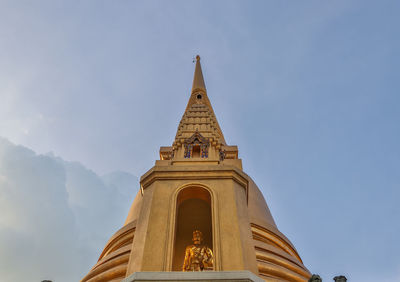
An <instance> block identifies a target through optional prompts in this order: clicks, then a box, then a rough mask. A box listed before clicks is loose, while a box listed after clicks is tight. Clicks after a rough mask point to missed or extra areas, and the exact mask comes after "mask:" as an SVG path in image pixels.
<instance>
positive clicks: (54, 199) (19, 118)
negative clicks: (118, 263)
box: [0, 0, 400, 282]
mask: <svg viewBox="0 0 400 282" xmlns="http://www.w3.org/2000/svg"><path fill="white" fill-rule="evenodd" d="M399 10H400V2H399V1H394V0H393V1H390V0H383V1H368V0H363V1H361V0H360V1H355V0H337V1H309V0H305V1H287V0H283V1H270V0H268V1H267V0H264V1H233V0H232V1H222V0H221V1H190V0H189V1H122V0H121V1H101V0H96V1H94V0H87V1H74V0H72V1H71V0H68V1H66V0H65V1H57V0H52V1H50V0H49V1H44V0H43V1H42V0H40V1H23V0H21V1H11V0H0V277H2V278H1V279H4V281H7V282H8V281H11V282H14V281H17V282H19V281H28V280H29V281H41V279H42V280H43V279H52V280H53V281H54V282H63V281H78V280H79V279H80V278H82V277H83V276H84V275H85V274H86V273H87V272H88V271H89V269H90V268H91V267H92V266H93V265H94V263H95V262H96V261H97V258H98V256H99V254H100V252H101V250H102V248H103V247H104V245H105V243H106V242H107V240H108V239H109V237H110V236H111V235H112V234H113V233H114V232H115V231H116V230H118V229H119V228H120V227H121V226H122V224H123V222H124V220H125V218H126V215H127V212H128V209H129V206H130V204H131V202H132V200H133V197H134V196H135V194H136V192H137V191H138V188H139V182H138V179H139V178H140V176H141V175H142V174H144V173H145V172H146V171H147V170H148V169H150V168H151V167H152V166H153V165H154V161H155V160H156V159H158V157H159V156H158V150H159V147H160V146H169V145H171V144H172V142H173V140H174V137H175V133H176V129H177V126H178V123H179V121H180V118H181V117H182V114H183V111H184V109H185V106H186V103H187V101H188V99H189V95H190V90H191V83H192V78H193V71H194V64H193V62H192V61H193V58H194V57H195V56H196V55H197V54H200V56H201V63H202V68H203V74H204V78H205V83H206V87H207V91H208V96H209V98H210V100H211V103H212V105H213V108H214V111H215V113H216V116H217V119H218V121H219V124H220V126H221V128H222V131H223V133H224V136H225V139H226V141H227V143H228V144H230V145H238V148H239V157H240V158H241V159H242V160H243V168H244V171H245V172H246V173H247V174H248V175H250V176H251V177H252V178H253V179H254V180H255V182H256V183H257V185H258V186H259V187H260V189H261V190H262V192H263V194H264V197H265V199H266V201H267V203H268V206H269V208H270V210H271V212H272V215H273V216H274V219H275V221H276V223H277V225H278V228H279V229H280V231H281V232H283V233H284V234H285V235H286V236H287V237H288V238H289V239H290V240H291V242H292V243H293V244H294V245H295V246H296V249H297V250H298V252H299V254H300V256H301V257H302V259H303V262H304V264H305V266H306V267H307V268H308V269H309V270H310V272H312V273H317V274H319V275H320V276H321V277H322V278H323V280H324V281H333V280H332V278H333V277H334V276H336V275H345V276H346V277H347V278H348V279H349V280H348V281H355V282H357V281H362V282H369V281H371V282H372V281H381V282H392V281H400V243H399V241H398V238H400V220H399V216H400V207H399V204H398V199H399V198H400V189H399V188H400V187H399V186H400V185H399V184H400V148H399V144H400V111H399V105H400V95H399V93H400V91H399V90H400V87H399V81H400V76H399V73H400V71H399V65H400V51H399V50H400V28H399V27H400V18H399V17H398V12H399ZM28 278H29V279H28ZM2 281H3V280H2Z"/></svg>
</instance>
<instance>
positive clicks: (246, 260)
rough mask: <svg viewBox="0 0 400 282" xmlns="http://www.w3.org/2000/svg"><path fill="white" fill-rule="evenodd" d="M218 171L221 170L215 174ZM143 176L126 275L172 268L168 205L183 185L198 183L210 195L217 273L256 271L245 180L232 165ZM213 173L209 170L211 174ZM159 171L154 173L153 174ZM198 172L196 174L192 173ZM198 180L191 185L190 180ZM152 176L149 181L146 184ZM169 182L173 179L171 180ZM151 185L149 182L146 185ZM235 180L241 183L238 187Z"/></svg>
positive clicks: (171, 225) (167, 169)
mask: <svg viewBox="0 0 400 282" xmlns="http://www.w3.org/2000/svg"><path fill="white" fill-rule="evenodd" d="M217 167H220V169H221V170H220V171H219V172H218V170H216V168H217ZM153 169H154V171H153V173H150V174H148V175H146V174H145V176H144V177H143V178H142V184H144V186H145V188H144V194H143V200H142V202H143V203H142V208H141V213H140V216H139V218H138V223H137V229H136V233H135V238H134V240H133V246H132V248H133V249H132V252H131V258H130V261H129V265H128V271H127V275H129V274H131V273H133V272H135V271H169V270H171V269H170V267H171V261H172V255H173V253H172V250H173V246H171V244H173V242H174V240H173V239H174V238H172V237H173V236H174V235H173V234H174V230H175V226H174V224H175V222H174V221H175V217H174V216H171V214H174V213H175V210H174V208H175V206H174V205H173V202H174V200H175V197H176V195H177V191H178V189H180V188H181V187H183V186H185V185H199V184H200V185H202V186H204V187H207V188H208V189H209V190H210V191H211V194H212V213H213V233H214V234H213V236H214V244H213V245H214V252H215V253H216V269H217V270H250V271H252V272H253V273H257V265H256V261H255V251H254V245H253V243H252V241H251V240H252V237H251V231H250V221H249V216H248V213H247V192H246V189H247V187H246V185H245V186H243V185H244V183H245V182H240V181H243V180H244V179H239V178H240V176H238V175H237V176H235V177H237V178H238V179H236V180H235V179H234V177H229V175H230V174H234V173H236V174H237V173H238V172H239V171H237V169H235V168H233V167H231V168H227V167H222V166H215V165H214V166H212V167H210V168H209V170H210V171H207V167H206V168H205V167H204V166H198V167H196V166H192V167H181V168H176V167H172V166H167V167H165V166H163V167H161V166H160V167H154V168H153ZM211 170H212V171H211ZM157 173H158V174H157ZM196 174H197V175H196ZM187 177H189V178H193V179H200V180H197V181H194V180H193V179H185V178H187ZM151 178H153V179H152V180H149V179H151ZM171 178H174V179H171ZM148 182H150V183H148ZM239 182H240V184H239Z"/></svg>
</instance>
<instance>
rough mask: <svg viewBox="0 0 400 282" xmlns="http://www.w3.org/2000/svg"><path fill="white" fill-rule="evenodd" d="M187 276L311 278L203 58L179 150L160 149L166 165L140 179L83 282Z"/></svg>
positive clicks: (175, 144) (176, 142)
mask: <svg viewBox="0 0 400 282" xmlns="http://www.w3.org/2000/svg"><path fill="white" fill-rule="evenodd" d="M192 235H193V238H192ZM185 271H189V272H190V271H191V272H192V273H193V274H196V275H197V276H201V275H211V274H212V273H222V274H223V273H224V272H226V273H228V272H232V271H233V272H232V273H236V272H234V271H247V272H249V273H251V274H252V275H253V274H254V277H256V279H260V278H261V279H262V280H265V281H308V279H309V278H310V276H311V274H310V272H309V271H308V270H307V268H306V267H305V266H304V265H303V262H302V260H301V258H300V256H299V254H298V253H297V251H296V249H295V247H294V246H293V244H292V243H291V242H290V241H289V240H288V239H287V238H286V237H285V235H283V234H282V233H281V232H280V231H279V230H278V228H277V226H276V224H275V222H274V219H273V218H272V215H271V213H270V211H269V208H268V206H267V204H266V202H265V199H264V197H263V195H262V193H261V191H260V190H259V189H258V187H257V185H256V184H255V183H254V181H253V180H252V179H251V178H250V177H249V176H248V175H247V174H246V173H245V172H244V171H243V169H242V161H241V159H239V158H238V148H237V146H231V145H227V144H226V142H225V139H224V136H223V134H222V130H221V128H220V126H219V124H218V121H217V119H216V117H215V114H214V111H213V108H212V106H211V103H210V100H209V99H208V96H207V90H206V87H205V83H204V79H203V74H202V70H201V65H200V57H199V56H197V57H196V67H195V72H194V79H193V86H192V91H191V95H190V98H189V102H188V104H187V107H186V110H185V112H184V114H183V116H182V119H181V121H180V123H179V126H178V130H177V133H176V136H175V140H174V142H173V143H172V146H169V147H161V148H160V160H156V162H155V165H154V166H153V167H152V168H151V169H150V170H149V171H147V172H146V173H145V174H144V175H143V176H142V177H141V179H140V190H139V192H138V193H137V195H136V197H135V199H134V201H133V203H132V206H131V209H130V211H129V214H128V217H127V219H126V221H125V224H124V226H123V227H122V228H121V229H120V230H118V231H117V232H116V233H115V234H114V235H113V236H112V237H111V238H110V240H109V241H108V242H107V244H106V246H105V247H104V250H103V252H102V253H101V255H100V257H99V260H98V262H97V263H96V265H95V266H94V267H93V268H92V269H91V270H90V272H89V273H88V274H87V275H86V276H85V277H84V278H83V279H82V282H95V281H96V282H100V281H121V280H123V279H125V278H126V277H130V276H131V275H133V274H135V273H147V272H148V273H150V272H160V273H167V272H170V273H175V272H183V273H187V275H189V274H190V273H188V272H185ZM210 273H211V274H210ZM238 273H239V272H238ZM159 277H161V276H159ZM204 277H205V276H204ZM210 277H211V276H210ZM161 280H162V279H161V278H160V280H157V279H155V280H152V281H161ZM210 280H213V279H211V278H210ZM210 280H207V279H203V280H202V281H210ZM228 280H229V279H228ZM126 281H128V280H126ZM129 281H139V280H129ZM140 281H142V280H140ZM174 281H177V280H174ZM186 281H189V280H186ZM190 281H192V280H190ZM224 281H227V280H224ZM230 281H234V280H230ZM240 281H245V280H240ZM246 281H253V280H246Z"/></svg>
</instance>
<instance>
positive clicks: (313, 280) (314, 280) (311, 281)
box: [308, 274, 322, 282]
mask: <svg viewBox="0 0 400 282" xmlns="http://www.w3.org/2000/svg"><path fill="white" fill-rule="evenodd" d="M308 282H322V278H321V277H319V275H317V274H313V275H312V276H311V277H310V279H308Z"/></svg>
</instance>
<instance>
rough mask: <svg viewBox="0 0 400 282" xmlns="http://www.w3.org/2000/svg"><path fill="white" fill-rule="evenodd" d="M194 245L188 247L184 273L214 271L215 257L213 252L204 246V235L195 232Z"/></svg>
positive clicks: (197, 231) (183, 268)
mask: <svg viewBox="0 0 400 282" xmlns="http://www.w3.org/2000/svg"><path fill="white" fill-rule="evenodd" d="M192 241H193V245H190V246H187V247H186V250H185V259H184V261H183V267H182V271H203V270H213V263H214V256H213V253H212V250H211V249H210V248H209V247H207V246H205V245H202V242H203V234H202V233H201V231H199V230H195V231H193V239H192Z"/></svg>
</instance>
